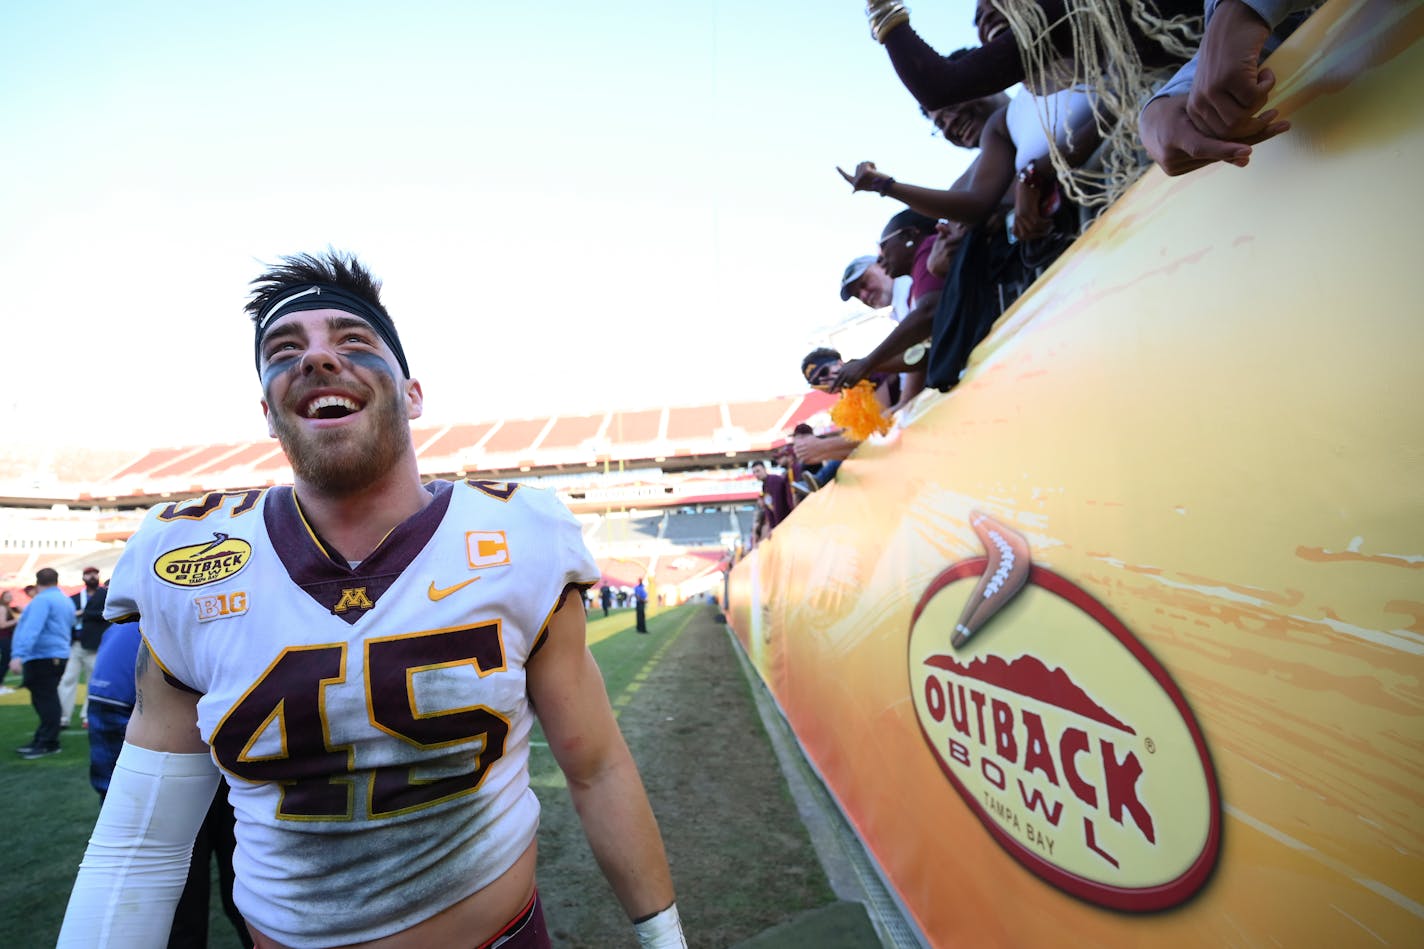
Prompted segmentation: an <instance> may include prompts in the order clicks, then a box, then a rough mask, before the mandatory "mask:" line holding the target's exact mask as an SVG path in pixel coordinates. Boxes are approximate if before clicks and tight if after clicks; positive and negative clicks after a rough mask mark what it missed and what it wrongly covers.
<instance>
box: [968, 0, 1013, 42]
mask: <svg viewBox="0 0 1424 949" xmlns="http://www.w3.org/2000/svg"><path fill="white" fill-rule="evenodd" d="M974 28H975V29H976V30H978V31H979V42H980V43H981V44H987V43H988V42H989V41H990V40H992V39H994V37H996V36H998V35H999V34H1000V33H1002V32H1004V31H1005V30H1007V29H1008V28H1009V21H1008V20H1006V19H1004V15H1003V14H1002V13H1000V12H999V11H998V10H996V9H995V8H994V4H993V3H992V2H991V0H978V2H977V3H975V4H974Z"/></svg>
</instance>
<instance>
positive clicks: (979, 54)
mask: <svg viewBox="0 0 1424 949" xmlns="http://www.w3.org/2000/svg"><path fill="white" fill-rule="evenodd" d="M1059 6H1060V8H1061V6H1062V4H1061V3H1060V4H1059ZM1055 38H1056V37H1055ZM885 52H886V53H888V54H889V55H890V65H892V66H894V67H895V74H896V75H897V76H899V77H900V81H901V82H902V83H904V84H905V88H906V89H907V90H909V92H910V95H912V96H914V97H915V100H916V101H918V102H919V103H920V105H922V106H924V107H925V108H926V109H928V110H930V111H933V110H935V109H938V108H941V107H943V106H947V105H957V104H958V103H961V102H968V101H970V100H971V99H978V98H980V97H981V96H989V95H993V94H994V93H996V92H1002V91H1004V90H1005V89H1007V88H1009V87H1010V86H1012V85H1013V84H1014V83H1016V82H1022V81H1023V77H1024V68H1023V62H1022V60H1021V59H1020V57H1019V47H1018V44H1017V43H1016V42H1015V41H1014V37H1013V34H1012V33H1010V32H1009V31H1007V30H1006V31H1004V32H1003V33H1001V34H999V35H998V36H996V37H994V39H993V40H991V41H990V42H988V43H986V44H985V45H983V46H981V47H979V48H977V49H972V50H970V51H969V52H968V53H965V54H964V55H962V56H958V57H956V58H954V59H949V58H948V57H946V56H941V55H940V54H939V53H937V52H935V51H934V49H933V48H932V47H931V46H930V44H928V43H926V42H925V41H924V40H923V39H921V38H920V35H919V34H918V33H916V32H915V31H914V30H913V29H911V28H910V24H908V23H906V24H904V25H903V26H897V27H896V28H895V29H893V30H891V31H890V33H889V35H887V36H886V37H885Z"/></svg>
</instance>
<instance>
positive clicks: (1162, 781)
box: [909, 514, 1221, 912]
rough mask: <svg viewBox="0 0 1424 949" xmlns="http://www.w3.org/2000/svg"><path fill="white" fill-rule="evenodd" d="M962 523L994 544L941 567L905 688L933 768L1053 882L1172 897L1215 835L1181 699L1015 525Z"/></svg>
mask: <svg viewBox="0 0 1424 949" xmlns="http://www.w3.org/2000/svg"><path fill="white" fill-rule="evenodd" d="M971 525H972V526H973V528H974V531H975V533H976V534H978V535H979V537H980V539H981V540H983V541H984V546H985V549H986V550H987V551H988V554H989V556H987V557H980V558H976V559H973V560H965V561H961V562H960V563H957V564H955V565H953V566H952V567H950V568H949V569H947V570H945V571H944V572H943V573H941V574H940V575H939V576H938V577H936V578H935V579H934V581H933V582H932V583H931V584H930V585H929V588H928V589H926V590H925V592H924V595H923V596H922V597H921V598H920V602H919V604H918V605H917V606H916V607H915V613H914V618H913V620H912V621H911V622H912V626H911V629H910V655H909V671H910V687H911V694H912V695H913V697H914V703H915V712H916V714H917V716H918V718H919V722H920V729H921V731H922V732H923V734H924V737H925V741H926V742H928V743H929V747H930V750H931V751H932V752H933V753H934V756H935V758H936V759H937V760H938V762H939V766H940V769H941V770H942V771H943V772H944V773H945V775H946V776H948V778H949V780H950V782H951V783H952V784H953V785H954V788H955V790H956V791H958V792H959V795H960V796H961V797H962V798H963V799H964V801H965V803H967V804H968V805H969V806H970V808H971V809H973V811H974V813H975V815H976V816H977V817H978V818H979V821H980V822H981V823H982V824H983V825H984V827H985V828H986V829H987V830H988V831H989V833H990V834H991V835H993V837H994V839H995V840H996V841H997V842H998V843H999V844H1000V845H1001V846H1003V848H1004V849H1005V850H1007V851H1008V852H1009V854H1010V855H1012V856H1013V857H1014V859H1015V860H1017V861H1019V863H1021V864H1023V865H1024V866H1025V867H1027V868H1028V869H1029V870H1031V871H1033V872H1034V873H1035V874H1037V875H1038V876H1039V877H1041V878H1042V879H1044V880H1046V881H1048V882H1049V883H1052V884H1053V885H1054V886H1057V887H1059V888H1060V889H1063V890H1065V891H1067V892H1069V893H1072V894H1073V895H1075V896H1078V897H1080V898H1082V899H1085V900H1088V901H1089V902H1092V903H1096V904H1098V905H1101V906H1107V907H1111V908H1113V909H1119V910H1128V911H1136V912H1148V911H1152V910H1161V909H1165V908H1167V907H1170V906H1175V905H1177V904H1179V903H1181V902H1182V901H1184V900H1186V899H1187V898H1188V897H1190V896H1191V895H1192V894H1193V893H1195V892H1196V891H1197V890H1198V889H1200V888H1201V886H1202V884H1203V883H1205V882H1206V880H1207V878H1208V877H1209V876H1210V875H1211V871H1212V868H1213V867H1214V866H1215V864H1216V858H1217V852H1218V849H1219V846H1220V842H1221V806H1220V797H1219V793H1218V790H1217V784H1216V774H1215V772H1214V770H1213V769H1212V765H1211V759H1210V757H1209V756H1208V754H1207V749H1206V743H1205V741H1204V740H1203V738H1202V734H1201V729H1200V728H1199V727H1198V725H1197V723H1196V720H1195V719H1194V718H1193V716H1192V713H1191V710H1190V709H1189V708H1188V707H1187V704H1186V701H1185V699H1183V697H1182V694H1181V692H1180V691H1178V689H1177V687H1176V685H1175V684H1174V683H1173V682H1172V680H1171V678H1170V677H1168V675H1167V673H1166V670H1164V669H1163V668H1162V667H1161V666H1160V665H1159V664H1158V663H1157V661H1156V660H1155V659H1153V658H1152V656H1151V655H1150V654H1149V653H1148V652H1147V650H1146V649H1145V648H1144V647H1143V645H1142V644H1141V643H1140V642H1138V641H1137V639H1136V638H1134V637H1133V635H1132V634H1131V633H1130V632H1128V630H1127V627H1125V626H1123V624H1122V623H1121V622H1120V621H1119V620H1118V619H1117V618H1116V617H1115V616H1113V615H1112V614H1111V613H1109V612H1108V611H1107V609H1106V608H1105V607H1104V606H1103V605H1102V604H1101V603H1099V602H1098V601H1097V600H1095V599H1093V598H1092V597H1091V596H1089V595H1088V594H1087V593H1086V592H1085V591H1084V590H1082V589H1081V588H1079V587H1078V586H1076V585H1075V584H1073V583H1071V582H1069V581H1067V580H1065V579H1063V578H1062V577H1060V576H1058V575H1057V574H1054V573H1051V572H1049V571H1048V570H1045V569H1043V568H1040V567H1035V566H1033V565H1032V563H1031V562H1030V559H1029V549H1028V544H1027V542H1026V541H1025V540H1024V539H1023V538H1022V537H1020V536H1019V535H1018V534H1016V533H1015V532H1014V531H1012V530H1009V529H1008V528H1006V527H1004V526H1003V525H1000V524H997V523H995V522H994V521H992V520H990V519H989V518H987V517H985V516H983V515H980V514H975V515H973V517H972V518H971ZM991 618H992V619H993V620H994V622H993V623H992V624H989V620H990V619H991ZM986 624H989V626H988V628H987V629H986V628H985V626H986Z"/></svg>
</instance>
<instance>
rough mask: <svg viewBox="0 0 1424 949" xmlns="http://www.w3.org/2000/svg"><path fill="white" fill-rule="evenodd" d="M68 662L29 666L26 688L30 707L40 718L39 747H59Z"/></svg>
mask: <svg viewBox="0 0 1424 949" xmlns="http://www.w3.org/2000/svg"><path fill="white" fill-rule="evenodd" d="M65 661H66V660H64V659H31V660H30V661H29V662H27V663H25V688H27V689H29V690H30V704H31V705H33V706H34V707H35V714H36V715H38V716H39V717H40V724H39V727H38V728H36V729H35V740H34V741H33V742H31V744H32V745H33V746H34V747H36V748H58V747H59V680H60V679H62V678H64V664H65Z"/></svg>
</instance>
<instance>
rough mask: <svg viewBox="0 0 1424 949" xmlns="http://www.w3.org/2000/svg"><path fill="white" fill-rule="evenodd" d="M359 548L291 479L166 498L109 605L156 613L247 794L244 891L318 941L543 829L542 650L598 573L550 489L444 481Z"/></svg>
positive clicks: (376, 918) (152, 618)
mask: <svg viewBox="0 0 1424 949" xmlns="http://www.w3.org/2000/svg"><path fill="white" fill-rule="evenodd" d="M427 487H428V490H430V492H431V493H432V495H433V500H432V502H431V503H430V504H429V505H428V506H427V507H426V508H425V509H424V510H423V511H421V512H420V513H418V514H416V515H414V516H413V517H411V518H410V519H409V520H407V521H405V522H404V523H402V524H401V525H399V526H398V527H396V528H395V529H394V530H393V531H391V533H390V534H389V535H387V536H386V538H385V539H384V540H383V541H382V542H381V544H380V546H379V547H377V549H376V550H375V551H374V552H373V553H371V555H370V556H368V557H367V558H366V559H365V560H363V561H362V562H361V563H360V564H358V565H357V566H356V567H354V568H353V567H350V566H348V565H347V564H346V563H345V561H343V560H342V559H341V558H340V556H339V555H335V554H329V553H328V552H327V551H328V549H329V548H328V547H327V546H326V545H324V544H323V543H322V541H321V539H320V537H319V536H318V535H317V534H316V532H315V531H314V530H312V528H311V527H310V525H308V524H307V523H306V521H305V519H304V518H303V517H302V514H301V511H300V509H299V507H298V505H297V503H296V501H295V497H294V495H293V493H292V490H291V488H285V487H283V488H272V489H269V490H266V491H250V492H231V493H226V494H223V493H219V494H210V495H207V496H206V497H204V498H200V499H198V500H195V501H189V502H183V503H177V504H170V505H166V506H160V507H157V508H154V509H153V510H152V511H150V512H149V515H148V517H147V519H146V520H145V521H144V524H143V527H142V528H141V529H140V530H139V531H138V532H137V533H136V534H135V535H134V536H133V538H132V539H131V540H130V541H129V544H128V547H127V548H126V550H125V551H124V554H123V557H122V558H121V559H120V560H119V563H118V565H117V566H116V567H115V568H114V575H113V579H112V581H111V583H110V587H109V597H108V603H107V608H106V615H108V616H109V617H120V616H125V615H133V614H137V615H138V616H139V621H140V626H141V629H142V631H143V635H144V639H145V640H146V641H147V642H148V645H149V648H150V650H151V652H152V654H153V657H154V659H155V660H156V661H157V662H158V664H159V665H160V666H161V667H162V669H163V671H164V673H165V674H166V676H167V677H168V679H169V681H170V682H172V683H174V684H175V685H177V686H178V687H180V688H186V689H190V690H192V691H194V692H197V693H198V694H199V695H200V698H199V700H198V727H199V730H200V731H201V733H202V736H203V738H204V740H206V741H207V742H208V744H209V745H210V746H211V748H212V755H213V759H214V760H215V761H216V762H217V764H218V766H219V767H220V768H222V770H223V772H224V773H225V775H226V777H227V780H228V783H229V784H230V785H231V788H232V791H231V795H230V797H231V800H232V804H233V807H234V809H235V810H236V812H237V840H238V846H237V851H236V854H235V855H234V860H233V864H234V868H235V870H236V875H237V884H236V886H235V888H234V896H235V898H236V901H237V905H238V908H239V909H241V910H242V913H243V915H244V916H245V917H246V918H247V919H248V920H249V921H251V923H252V924H253V925H254V926H256V927H257V928H258V929H260V930H261V931H262V932H264V933H266V934H268V935H270V936H272V937H273V938H275V939H278V940H280V941H282V942H284V943H286V944H288V945H291V946H296V947H306V946H316V945H329V944H332V943H337V944H344V943H348V942H360V941H364V940H370V939H376V938H378V937H380V936H384V935H388V934H390V933H394V932H398V931H400V930H403V929H406V928H408V927H410V926H413V925H415V924H416V923H418V922H420V921H421V920H422V919H425V918H427V917H429V916H432V915H434V914H435V913H437V912H439V911H440V910H442V909H445V908H446V907H448V906H450V905H452V904H454V903H455V902H457V901H459V900H461V899H463V898H464V897H466V896H468V895H469V894H471V893H473V892H475V891H476V890H478V889H480V888H481V887H483V886H485V885H486V884H488V883H490V882H491V881H493V880H494V879H496V878H497V877H499V876H500V875H501V874H502V873H504V872H505V871H506V870H507V869H508V868H509V867H510V866H511V865H512V864H513V862H514V860H515V859H516V858H517V857H518V856H519V855H520V854H522V853H523V852H524V850H525V849H526V848H527V847H528V845H529V843H530V842H531V841H532V840H533V838H534V833H535V829H536V828H537V826H538V819H539V805H538V802H537V800H536V799H535V797H534V794H533V792H532V791H531V790H530V788H529V769H528V758H529V731H530V727H531V725H532V715H531V709H530V706H529V701H528V695H527V692H526V685H525V676H524V664H525V662H526V661H527V660H528V658H529V656H530V655H531V654H532V652H533V651H534V650H535V649H536V648H538V645H539V643H540V638H541V636H542V634H543V633H544V632H545V631H546V627H547V624H548V622H549V619H550V617H551V616H552V615H553V612H554V609H555V607H556V606H557V604H558V602H559V598H560V596H561V595H562V593H563V592H564V590H565V588H566V587H567V586H568V585H569V584H578V585H586V584H591V583H593V582H595V581H596V580H597V579H598V575H599V574H598V568H597V565H596V564H595V562H594V560H593V558H592V557H591V556H590V555H589V552H588V549H587V548H586V547H585V546H584V543H583V538H582V536H581V534H580V530H579V525H578V522H577V521H576V520H575V519H574V518H573V516H572V515H570V514H569V512H568V510H567V509H565V508H564V506H563V504H562V503H561V502H560V501H559V500H558V499H557V498H556V497H555V496H554V495H552V494H550V493H548V492H545V491H540V490H537V489H534V488H529V487H523V486H519V485H514V484H505V483H501V482H481V481H469V482H458V483H455V484H451V483H449V482H443V481H441V482H435V483H433V484H431V485H428V486H427Z"/></svg>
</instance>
